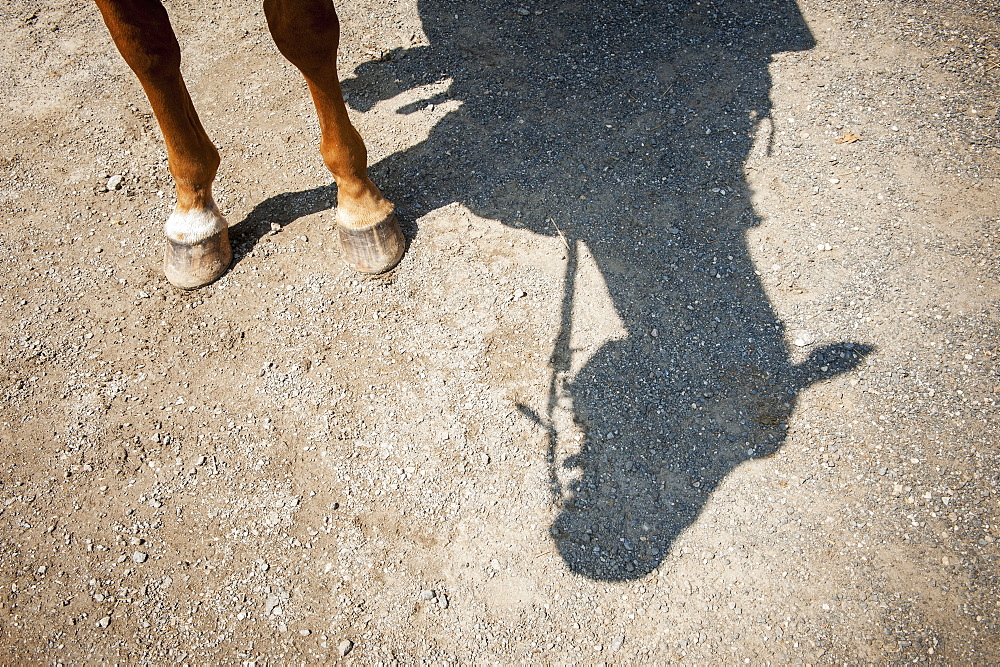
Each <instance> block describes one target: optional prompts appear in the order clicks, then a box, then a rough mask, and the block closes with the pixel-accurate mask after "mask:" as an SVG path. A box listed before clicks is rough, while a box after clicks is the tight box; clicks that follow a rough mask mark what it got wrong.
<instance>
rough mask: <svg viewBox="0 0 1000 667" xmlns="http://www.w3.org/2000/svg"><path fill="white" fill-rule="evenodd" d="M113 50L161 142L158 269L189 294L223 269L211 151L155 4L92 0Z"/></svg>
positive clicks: (225, 260) (225, 248)
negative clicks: (167, 196) (142, 97)
mask: <svg viewBox="0 0 1000 667" xmlns="http://www.w3.org/2000/svg"><path fill="white" fill-rule="evenodd" d="M96 2H97V6H98V8H99V9H100V10H101V14H102V15H103V16H104V22H105V23H106V24H107V26H108V30H109V31H110V32H111V37H112V39H114V41H115V45H116V46H117V47H118V50H119V51H120V52H121V54H122V56H123V57H124V58H125V62H127V63H128V65H129V67H131V68H132V71H133V72H135V74H136V76H138V77H139V82H140V83H141V84H142V87H143V90H145V91H146V96H147V97H148V98H149V103H150V105H152V107H153V113H154V114H156V120H157V122H159V124H160V130H161V131H162V132H163V138H164V140H165V141H166V144H167V155H168V157H169V161H170V173H171V174H172V175H173V177H174V183H175V185H176V187H177V206H176V207H175V209H174V212H173V213H172V214H171V215H170V217H169V218H168V219H167V222H166V224H165V225H164V231H165V232H166V235H167V247H166V257H165V261H164V270H165V272H166V274H167V279H168V280H169V281H170V282H171V283H172V284H174V285H176V286H177V287H181V288H184V289H193V288H195V287H201V286H202V285H205V284H207V283H210V282H212V281H213V280H215V279H216V278H218V277H219V276H221V275H222V274H223V273H225V272H226V269H228V268H229V264H230V263H231V262H232V256H233V255H232V250H231V249H230V246H229V233H228V227H227V225H226V220H225V218H223V217H222V214H221V213H220V212H219V209H218V207H217V206H216V205H215V201H214V200H213V199H212V181H213V180H214V179H215V173H216V170H217V169H218V168H219V152H218V151H217V150H216V149H215V146H213V145H212V141H211V140H210V139H209V138H208V135H207V134H205V130H204V128H203V127H202V126H201V121H199V120H198V114H197V112H195V109H194V105H193V104H192V103H191V97H190V96H189V95H188V92H187V88H186V87H185V86H184V80H183V79H182V78H181V70H180V64H181V51H180V47H179V46H178V45H177V39H176V38H175V37H174V31H173V30H172V29H171V27H170V20H169V18H167V12H166V10H164V9H163V6H162V5H161V4H160V2H159V0H96Z"/></svg>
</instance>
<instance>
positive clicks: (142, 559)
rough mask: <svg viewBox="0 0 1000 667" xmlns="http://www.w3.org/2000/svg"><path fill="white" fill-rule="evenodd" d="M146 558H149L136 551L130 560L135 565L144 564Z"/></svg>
mask: <svg viewBox="0 0 1000 667" xmlns="http://www.w3.org/2000/svg"><path fill="white" fill-rule="evenodd" d="M147 558H149V556H148V555H147V554H145V553H143V552H141V551H136V552H135V553H134V554H132V560H134V561H135V562H136V563H145V562H146V559H147Z"/></svg>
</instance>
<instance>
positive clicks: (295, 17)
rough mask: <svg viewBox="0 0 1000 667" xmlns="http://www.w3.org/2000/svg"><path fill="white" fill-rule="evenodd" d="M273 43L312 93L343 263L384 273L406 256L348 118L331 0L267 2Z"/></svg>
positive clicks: (396, 226) (337, 25) (390, 208)
mask: <svg viewBox="0 0 1000 667" xmlns="http://www.w3.org/2000/svg"><path fill="white" fill-rule="evenodd" d="M264 14H265V16H266V17H267V25H268V27H269V28H270V30H271V35H272V36H273V37H274V42H275V44H277V46H278V50H279V51H281V53H282V55H284V56H285V57H286V58H287V59H288V60H289V61H290V62H291V63H292V64H293V65H295V66H296V67H297V68H298V69H299V71H301V72H302V75H303V76H305V79H306V83H308V84H309V90H310V92H311V93H312V97H313V103H314V104H315V105H316V112H317V114H318V115H319V125H320V130H321V131H322V134H323V136H322V139H321V142H320V153H322V155H323V161H324V162H325V163H326V166H327V168H328V169H329V170H330V173H332V174H333V178H334V180H335V181H336V182H337V227H338V230H339V235H340V241H341V245H342V247H343V251H344V259H345V261H346V262H347V263H348V264H350V265H351V266H353V267H354V268H355V269H357V270H358V271H361V272H364V273H382V272H383V271H388V270H389V269H391V268H392V267H394V266H395V265H396V264H397V263H398V262H399V260H400V258H401V257H402V256H403V250H404V248H405V241H404V239H403V234H402V232H401V231H400V229H399V223H398V222H397V221H396V216H395V214H394V213H393V206H392V203H391V202H389V201H388V200H387V199H385V198H384V197H383V196H382V193H381V192H379V189H378V188H377V187H375V184H374V183H372V181H371V179H369V178H368V151H367V150H366V149H365V144H364V141H363V140H362V139H361V135H360V134H358V131H357V130H355V129H354V126H353V125H351V121H350V119H349V118H348V117H347V107H346V106H345V105H344V97H343V95H342V93H341V91H340V80H339V78H338V77H337V45H338V42H339V40H340V23H339V21H338V20H337V13H336V11H335V10H334V8H333V3H332V2H330V0H264Z"/></svg>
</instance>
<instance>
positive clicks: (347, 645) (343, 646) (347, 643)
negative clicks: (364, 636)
mask: <svg viewBox="0 0 1000 667" xmlns="http://www.w3.org/2000/svg"><path fill="white" fill-rule="evenodd" d="M352 648H354V642H352V641H351V640H350V639H345V640H344V641H342V642H340V643H339V644H338V645H337V654H338V655H340V657H341V658H343V657H344V656H345V655H347V654H348V653H350V652H351V649H352Z"/></svg>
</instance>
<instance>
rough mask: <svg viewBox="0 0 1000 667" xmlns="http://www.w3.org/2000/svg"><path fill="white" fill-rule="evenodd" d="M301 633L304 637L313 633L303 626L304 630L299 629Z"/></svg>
mask: <svg viewBox="0 0 1000 667" xmlns="http://www.w3.org/2000/svg"><path fill="white" fill-rule="evenodd" d="M299 634H300V635H302V636H303V637H308V636H309V635H310V634H311V631H310V630H307V629H305V628H303V629H302V630H299Z"/></svg>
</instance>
